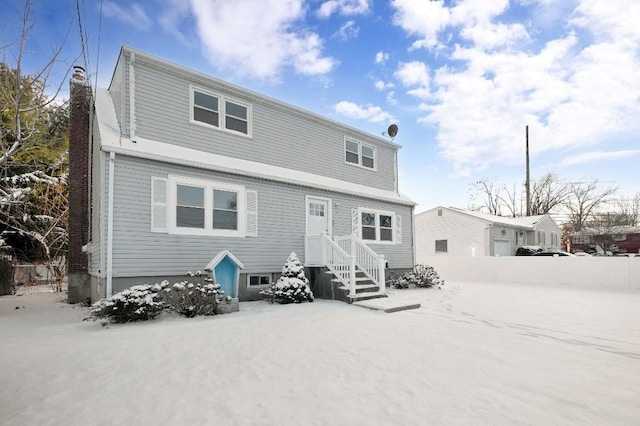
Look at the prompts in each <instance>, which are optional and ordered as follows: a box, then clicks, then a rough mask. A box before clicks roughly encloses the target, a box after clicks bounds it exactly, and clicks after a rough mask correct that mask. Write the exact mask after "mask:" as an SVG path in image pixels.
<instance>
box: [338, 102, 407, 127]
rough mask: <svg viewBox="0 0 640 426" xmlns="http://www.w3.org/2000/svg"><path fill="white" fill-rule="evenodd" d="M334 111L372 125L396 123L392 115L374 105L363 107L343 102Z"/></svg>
mask: <svg viewBox="0 0 640 426" xmlns="http://www.w3.org/2000/svg"><path fill="white" fill-rule="evenodd" d="M334 110H335V111H336V112H337V113H338V114H341V115H344V116H345V117H349V118H355V119H357V120H367V121H370V122H372V123H380V122H386V121H395V119H394V117H393V116H392V115H391V114H390V113H388V112H386V111H383V110H382V108H380V107H378V106H373V105H367V106H366V107H361V106H359V105H357V104H355V103H353V102H347V101H341V102H338V103H337V104H336V105H335V106H334Z"/></svg>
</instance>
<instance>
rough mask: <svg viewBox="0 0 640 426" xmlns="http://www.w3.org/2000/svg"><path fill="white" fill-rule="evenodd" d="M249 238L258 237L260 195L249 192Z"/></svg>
mask: <svg viewBox="0 0 640 426" xmlns="http://www.w3.org/2000/svg"><path fill="white" fill-rule="evenodd" d="M246 194H247V237H257V236H258V193H257V192H256V191H247V192H246Z"/></svg>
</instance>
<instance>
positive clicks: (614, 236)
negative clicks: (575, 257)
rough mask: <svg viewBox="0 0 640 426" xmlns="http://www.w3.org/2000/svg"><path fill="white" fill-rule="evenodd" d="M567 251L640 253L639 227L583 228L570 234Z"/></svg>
mask: <svg viewBox="0 0 640 426" xmlns="http://www.w3.org/2000/svg"><path fill="white" fill-rule="evenodd" d="M568 250H569V251H571V252H572V253H576V252H581V251H583V252H587V253H597V254H605V253H606V251H611V252H613V253H634V254H637V253H640V226H608V227H603V228H584V229H582V230H581V231H579V232H575V233H573V234H571V241H570V244H569V247H568Z"/></svg>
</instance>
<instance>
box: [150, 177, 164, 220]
mask: <svg viewBox="0 0 640 426" xmlns="http://www.w3.org/2000/svg"><path fill="white" fill-rule="evenodd" d="M151 232H167V179H165V178H156V177H154V178H151Z"/></svg>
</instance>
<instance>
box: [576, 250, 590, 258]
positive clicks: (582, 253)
mask: <svg viewBox="0 0 640 426" xmlns="http://www.w3.org/2000/svg"><path fill="white" fill-rule="evenodd" d="M573 254H574V255H575V256H583V257H590V256H591V255H590V254H589V253H587V252H585V251H577V252H575V253H573Z"/></svg>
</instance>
